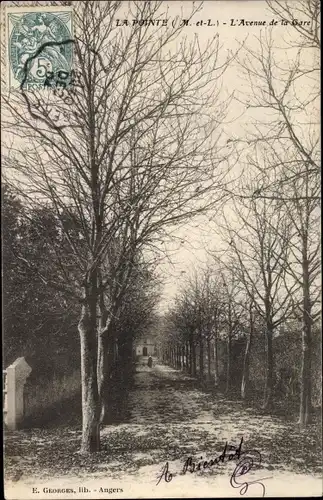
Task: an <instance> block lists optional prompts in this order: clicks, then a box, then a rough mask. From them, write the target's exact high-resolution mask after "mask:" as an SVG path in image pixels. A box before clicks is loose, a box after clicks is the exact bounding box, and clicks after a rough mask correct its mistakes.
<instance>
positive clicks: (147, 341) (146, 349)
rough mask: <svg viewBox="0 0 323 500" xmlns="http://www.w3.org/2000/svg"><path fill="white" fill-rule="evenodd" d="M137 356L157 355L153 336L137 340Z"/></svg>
mask: <svg viewBox="0 0 323 500" xmlns="http://www.w3.org/2000/svg"><path fill="white" fill-rule="evenodd" d="M135 347H136V356H156V355H157V347H156V343H155V339H154V338H152V337H148V336H147V337H141V338H139V339H138V340H136V341H135Z"/></svg>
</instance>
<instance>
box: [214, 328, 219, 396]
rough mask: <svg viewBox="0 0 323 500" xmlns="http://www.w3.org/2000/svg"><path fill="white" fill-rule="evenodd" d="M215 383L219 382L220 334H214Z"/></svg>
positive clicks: (216, 384)
mask: <svg viewBox="0 0 323 500" xmlns="http://www.w3.org/2000/svg"><path fill="white" fill-rule="evenodd" d="M213 348H214V385H215V387H217V386H218V383H219V360H218V334H217V332H216V333H215V336H214V346H213Z"/></svg>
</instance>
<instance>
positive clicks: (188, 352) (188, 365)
mask: <svg viewBox="0 0 323 500" xmlns="http://www.w3.org/2000/svg"><path fill="white" fill-rule="evenodd" d="M186 371H187V373H191V364H190V346H189V342H186Z"/></svg>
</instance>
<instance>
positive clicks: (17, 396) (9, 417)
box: [5, 357, 31, 430]
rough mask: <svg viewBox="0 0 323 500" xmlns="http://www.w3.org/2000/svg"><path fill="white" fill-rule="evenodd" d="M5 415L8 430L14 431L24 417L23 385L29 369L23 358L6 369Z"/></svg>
mask: <svg viewBox="0 0 323 500" xmlns="http://www.w3.org/2000/svg"><path fill="white" fill-rule="evenodd" d="M6 371H7V405H6V406H7V413H6V417H5V418H6V424H7V427H8V429H10V430H15V429H17V426H18V425H19V423H20V422H21V421H22V419H23V416H24V385H25V383H26V380H27V377H28V376H29V375H30V372H31V368H30V366H29V365H28V363H27V362H26V360H25V358H24V357H21V358H17V359H16V361H15V362H14V363H12V365H10V366H8V368H7V370H6Z"/></svg>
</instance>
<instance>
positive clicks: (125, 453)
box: [6, 364, 322, 500]
mask: <svg viewBox="0 0 323 500" xmlns="http://www.w3.org/2000/svg"><path fill="white" fill-rule="evenodd" d="M118 407H119V408H121V410H119V414H118V413H116V412H113V413H114V417H113V419H112V420H113V421H114V423H111V424H109V425H105V426H104V427H103V429H102V432H101V441H102V450H101V451H100V452H99V453H96V454H94V455H91V456H88V457H84V456H82V455H81V454H80V453H79V447H80V436H81V428H80V423H79V421H77V420H76V421H75V419H74V416H75V415H78V413H79V408H78V407H77V408H75V407H73V408H70V411H69V413H68V415H69V417H70V419H68V418H65V419H64V420H65V422H64V424H62V423H61V422H59V423H58V421H55V420H54V421H52V423H51V425H50V426H48V427H47V428H43V429H37V428H33V429H30V430H20V431H16V432H10V433H8V435H7V436H6V475H7V491H6V498H15V494H16V492H17V491H18V489H19V491H24V498H26V499H27V498H35V492H34V493H33V492H32V488H33V487H37V488H38V491H39V494H38V495H37V499H38V500H42V498H63V497H64V494H59V493H55V494H54V493H53V494H51V493H46V494H45V493H44V490H43V488H52V489H55V488H71V489H73V490H74V491H75V494H72V496H73V495H74V498H130V497H137V498H139V497H146V498H152V497H161V496H163V497H165V496H168V497H174V496H178V497H184V496H186V497H202V496H209V497H217V496H219V497H221V496H222V497H223V496H227V497H239V496H240V490H241V486H238V485H237V484H235V482H234V481H232V475H233V473H234V470H235V467H236V466H237V462H238V460H237V459H234V460H232V461H227V460H225V463H218V464H215V465H212V466H211V467H208V468H206V469H205V470H201V471H197V472H194V473H191V472H189V471H188V472H187V473H186V474H185V475H184V474H183V466H184V463H185V461H186V460H187V458H188V457H192V460H195V462H198V461H203V462H204V461H205V460H206V461H210V460H211V459H214V458H216V457H219V456H220V455H221V453H222V452H223V449H224V446H225V443H226V441H227V442H228V445H232V447H233V448H232V450H235V449H237V448H238V446H239V444H240V443H241V439H242V438H243V442H242V448H241V450H242V452H243V451H246V450H256V452H258V454H257V453H256V455H255V456H256V457H259V454H260V456H261V464H260V465H259V463H258V462H257V463H254V466H253V467H252V469H251V470H250V472H249V473H248V474H247V475H244V476H241V477H240V480H239V481H238V480H237V482H240V483H245V482H246V481H247V482H248V483H249V485H247V487H246V488H245V489H248V491H241V493H245V496H257V495H262V493H263V488H262V486H261V484H259V483H262V484H263V485H264V486H265V488H266V490H265V491H266V496H273V495H278V496H281V495H282V493H284V494H285V495H286V496H294V495H297V496H300V495H301V494H302V492H303V494H305V495H308V494H309V493H312V494H313V495H317V496H319V495H320V494H321V493H322V481H321V478H320V477H321V476H320V474H321V439H320V434H319V431H318V425H315V424H313V425H311V426H310V427H308V428H307V429H306V430H304V431H300V430H299V429H298V426H297V424H296V423H295V421H294V420H290V421H288V420H286V419H283V418H282V417H278V416H277V417H271V416H269V415H266V414H263V413H261V412H260V411H259V410H255V409H254V408H248V407H247V406H242V404H241V403H240V402H239V401H237V400H228V399H225V398H224V397H223V396H220V395H215V394H214V393H211V392H203V391H202V390H201V389H200V388H199V387H198V385H197V382H196V381H195V380H194V379H192V378H190V377H188V376H186V375H185V374H184V373H182V372H179V371H176V370H174V369H172V368H169V367H166V366H164V365H160V364H156V365H155V366H154V367H153V368H152V369H150V368H148V367H147V366H138V367H137V373H136V375H135V381H134V385H133V387H132V388H131V390H130V391H129V392H127V391H122V394H120V400H119V404H118ZM76 410H77V411H76ZM65 411H66V409H65ZM232 453H233V451H232ZM166 464H168V466H166ZM165 467H168V473H169V474H172V476H170V475H169V474H166V475H165V474H163V471H164V472H165V470H166V469H165ZM170 478H171V480H170ZM241 478H243V480H241ZM159 479H161V480H160V482H159V484H158V485H157V484H156V483H157V482H158V480H159ZM165 479H168V481H166V480H165ZM238 479H239V478H238ZM230 480H231V483H232V484H230ZM256 480H257V481H258V482H257V483H255V484H251V482H252V481H253V482H255V481H256ZM248 486H249V488H248ZM79 487H86V488H87V489H88V490H90V491H89V492H86V491H83V492H82V493H80V491H79ZM100 488H105V489H106V490H107V491H106V492H104V491H100ZM110 488H119V491H118V492H116V491H114V492H112V491H111V492H110V493H109V491H110V490H109V489H110ZM120 490H122V491H120ZM42 493H43V494H44V496H41V494H42ZM66 497H68V498H71V494H69V495H68V494H67V495H66Z"/></svg>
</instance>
